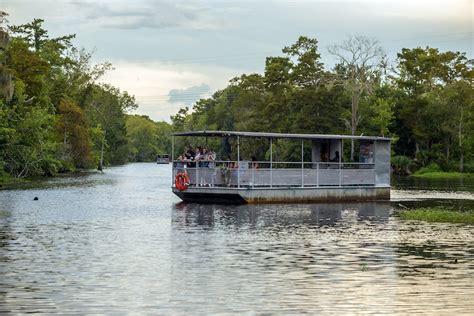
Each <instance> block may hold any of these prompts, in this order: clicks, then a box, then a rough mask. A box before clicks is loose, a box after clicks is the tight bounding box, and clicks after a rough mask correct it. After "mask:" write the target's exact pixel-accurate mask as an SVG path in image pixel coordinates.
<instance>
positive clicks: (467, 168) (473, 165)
mask: <svg viewBox="0 0 474 316" xmlns="http://www.w3.org/2000/svg"><path fill="white" fill-rule="evenodd" d="M464 172H468V173H474V161H470V162H465V163H464Z"/></svg>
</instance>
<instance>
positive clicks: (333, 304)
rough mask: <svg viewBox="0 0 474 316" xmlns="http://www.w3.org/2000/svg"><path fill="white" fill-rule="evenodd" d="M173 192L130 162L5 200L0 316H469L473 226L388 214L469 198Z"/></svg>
mask: <svg viewBox="0 0 474 316" xmlns="http://www.w3.org/2000/svg"><path fill="white" fill-rule="evenodd" d="M170 181H171V174H170V166H166V165H165V166H159V165H156V164H129V165H126V166H122V167H116V168H110V169H107V170H106V173H105V174H89V175H85V176H77V177H66V178H58V179H51V180H49V181H47V182H46V183H42V184H40V185H39V186H36V187H34V188H30V189H22V190H7V191H0V313H8V312H13V313H17V312H20V313H27V312H41V313H51V312H58V313H68V312H69V313H118V312H127V311H128V312H134V313H162V314H166V313H174V314H208V313H232V312H238V313H245V312H247V313H277V314H278V313H304V312H306V313H311V314H312V313H336V312H338V313H363V312H373V313H428V314H433V313H441V314H448V313H456V314H460V313H465V314H469V313H471V314H472V313H474V303H473V297H474V273H473V272H474V226H468V225H454V224H428V223H422V222H406V221H401V220H399V219H398V217H397V216H396V210H395V208H397V207H398V205H399V204H400V203H404V204H409V203H418V202H420V201H424V202H425V203H426V201H427V200H429V199H431V198H433V197H430V196H426V194H428V195H429V194H435V197H434V200H433V201H445V203H447V202H446V201H451V202H452V201H464V202H465V203H466V204H465V205H467V206H466V207H470V206H471V205H472V204H470V201H472V200H474V197H473V193H472V190H470V189H469V188H467V189H466V188H464V187H463V186H461V187H460V188H458V190H453V189H452V186H449V190H445V191H443V190H442V189H440V188H438V190H436V191H432V192H431V193H430V191H428V190H427V189H429V188H426V187H424V188H420V187H410V186H409V185H408V186H405V187H403V184H401V185H400V186H399V187H400V188H403V190H397V191H394V193H393V195H394V196H395V197H394V201H393V202H392V203H359V204H326V205H324V204H319V205H318V204H312V205H262V206H248V205H244V206H219V205H197V204H183V203H180V201H179V200H178V199H177V198H176V197H174V196H173V195H172V193H171V192H170V189H169V184H170ZM423 194H425V195H423ZM35 196H37V197H38V198H39V200H38V201H33V198H34V197H35Z"/></svg>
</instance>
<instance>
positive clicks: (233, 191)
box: [172, 186, 390, 204]
mask: <svg viewBox="0 0 474 316" xmlns="http://www.w3.org/2000/svg"><path fill="white" fill-rule="evenodd" d="M172 189H173V193H175V194H176V195H177V196H178V197H179V198H180V199H182V200H183V201H185V202H190V203H207V204H209V203H211V204H247V203H249V204H260V203H328V202H355V201H385V200H390V187H373V186H372V187H361V186H357V187H309V188H308V187H304V188H300V187H273V188H233V187H232V188H225V187H224V188H209V187H189V188H188V189H187V190H185V191H182V192H180V191H179V190H177V189H176V188H172Z"/></svg>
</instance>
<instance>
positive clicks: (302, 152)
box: [301, 140, 304, 188]
mask: <svg viewBox="0 0 474 316" xmlns="http://www.w3.org/2000/svg"><path fill="white" fill-rule="evenodd" d="M301 187H302V188H303V187H304V140H301Z"/></svg>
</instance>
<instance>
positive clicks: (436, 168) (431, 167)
mask: <svg viewBox="0 0 474 316" xmlns="http://www.w3.org/2000/svg"><path fill="white" fill-rule="evenodd" d="M441 171H443V170H441V168H440V166H438V164H437V163H435V162H432V163H430V164H429V165H428V166H426V167H422V168H420V169H418V170H417V171H416V172H415V174H425V173H431V172H441Z"/></svg>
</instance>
